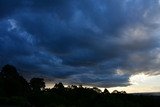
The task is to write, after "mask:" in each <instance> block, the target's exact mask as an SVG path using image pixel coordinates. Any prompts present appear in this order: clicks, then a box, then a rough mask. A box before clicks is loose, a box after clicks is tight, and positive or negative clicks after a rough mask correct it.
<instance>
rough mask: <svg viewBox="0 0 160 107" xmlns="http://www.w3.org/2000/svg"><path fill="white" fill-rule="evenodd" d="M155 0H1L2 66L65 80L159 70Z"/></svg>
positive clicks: (118, 79) (109, 82)
mask: <svg viewBox="0 0 160 107" xmlns="http://www.w3.org/2000/svg"><path fill="white" fill-rule="evenodd" d="M159 9H160V4H159V1H158V0H123V1H122V0H99V1H98V0H79V1H77V0H28V1H25V0H16V1H11V0H1V1H0V12H1V15H0V32H1V33H0V50H1V52H0V60H1V62H0V65H1V66H3V65H4V64H7V63H10V64H14V65H15V66H17V67H19V69H20V70H21V73H24V74H25V75H26V76H27V75H32V76H34V75H39V76H47V77H48V78H51V79H54V80H55V81H56V80H59V79H60V80H61V81H63V82H65V83H74V84H87V85H96V86H108V87H110V86H125V85H129V82H128V81H129V77H130V75H132V74H135V73H139V72H146V73H149V74H155V73H159V71H158V70H159V66H158V65H159V63H160V61H159V52H160V48H159V46H160V45H159V29H160V27H159V25H160V20H159V18H160V13H159Z"/></svg>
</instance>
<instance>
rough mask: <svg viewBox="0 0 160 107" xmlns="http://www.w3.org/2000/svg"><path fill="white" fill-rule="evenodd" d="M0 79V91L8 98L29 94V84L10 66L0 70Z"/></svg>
mask: <svg viewBox="0 0 160 107" xmlns="http://www.w3.org/2000/svg"><path fill="white" fill-rule="evenodd" d="M0 78H1V85H2V86H1V87H2V90H3V91H4V92H5V94H6V95H8V96H13V95H27V94H28V93H29V92H30V87H29V84H28V83H27V81H26V80H25V79H24V78H23V77H22V76H20V75H19V73H18V72H17V69H16V68H15V67H14V66H12V65H5V66H4V67H3V68H2V70H1V72H0Z"/></svg>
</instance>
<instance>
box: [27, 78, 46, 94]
mask: <svg viewBox="0 0 160 107" xmlns="http://www.w3.org/2000/svg"><path fill="white" fill-rule="evenodd" d="M30 86H31V89H32V90H33V91H34V92H39V91H41V90H43V89H45V82H44V79H43V78H32V79H31V80H30Z"/></svg>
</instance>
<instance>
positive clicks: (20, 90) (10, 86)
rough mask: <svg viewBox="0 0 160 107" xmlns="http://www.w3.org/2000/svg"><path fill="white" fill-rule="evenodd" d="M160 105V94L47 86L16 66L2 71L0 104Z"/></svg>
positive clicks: (16, 106)
mask: <svg viewBox="0 0 160 107" xmlns="http://www.w3.org/2000/svg"><path fill="white" fill-rule="evenodd" d="M149 106H150V107H159V106H160V96H154V95H147V94H146V95H145V94H142V95H141V94H139V95H138V94H137V95H136V94H135V95H134V94H127V93H126V92H125V91H120V92H119V91H117V90H115V91H113V92H112V93H109V91H108V90H107V89H105V90H104V91H103V92H101V90H100V89H98V88H97V87H93V88H84V87H83V86H82V85H79V86H76V85H70V86H68V87H64V86H63V84H62V83H57V84H55V86H54V87H53V88H51V89H45V82H44V79H43V78H32V79H31V80H30V82H27V81H26V80H25V79H24V78H23V77H22V76H21V75H19V74H18V72H17V70H16V68H15V67H14V66H12V65H5V66H4V67H3V68H2V70H1V72H0V107H149Z"/></svg>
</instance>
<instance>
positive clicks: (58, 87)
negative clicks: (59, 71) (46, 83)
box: [54, 82, 64, 90]
mask: <svg viewBox="0 0 160 107" xmlns="http://www.w3.org/2000/svg"><path fill="white" fill-rule="evenodd" d="M54 88H56V89H60V90H63V89H64V86H63V84H62V83H61V82H60V83H58V84H55V85H54Z"/></svg>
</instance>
